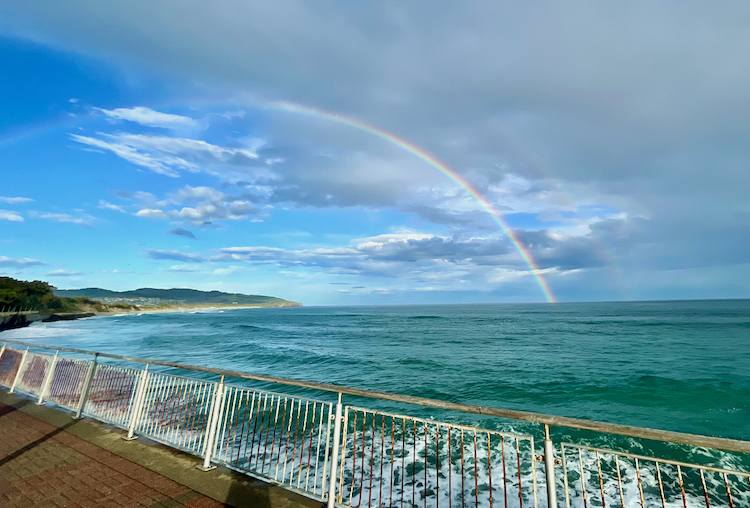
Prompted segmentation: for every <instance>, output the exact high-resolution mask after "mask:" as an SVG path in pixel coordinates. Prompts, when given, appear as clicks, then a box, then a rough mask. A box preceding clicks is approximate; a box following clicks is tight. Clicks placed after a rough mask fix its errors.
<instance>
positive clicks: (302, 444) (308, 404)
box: [297, 401, 310, 488]
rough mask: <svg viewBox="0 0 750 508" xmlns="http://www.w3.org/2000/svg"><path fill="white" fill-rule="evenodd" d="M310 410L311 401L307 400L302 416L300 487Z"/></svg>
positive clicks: (298, 480) (298, 478)
mask: <svg viewBox="0 0 750 508" xmlns="http://www.w3.org/2000/svg"><path fill="white" fill-rule="evenodd" d="M309 411H310V401H305V416H304V418H302V439H301V440H300V452H299V469H298V470H297V488H299V486H300V482H301V480H302V463H303V461H304V460H305V442H306V441H307V438H306V437H305V433H306V431H307V415H308V414H309Z"/></svg>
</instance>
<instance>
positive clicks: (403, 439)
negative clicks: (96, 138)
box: [401, 418, 406, 508]
mask: <svg viewBox="0 0 750 508" xmlns="http://www.w3.org/2000/svg"><path fill="white" fill-rule="evenodd" d="M405 463H406V418H401V508H404V497H405V496H404V494H405V492H404V483H405V478H406V466H405Z"/></svg>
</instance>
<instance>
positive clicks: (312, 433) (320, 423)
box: [305, 402, 323, 492]
mask: <svg viewBox="0 0 750 508" xmlns="http://www.w3.org/2000/svg"><path fill="white" fill-rule="evenodd" d="M316 404H317V402H315V403H313V417H312V419H311V421H310V425H311V427H310V444H309V446H308V447H307V473H306V475H305V490H307V483H308V480H309V479H310V467H311V466H312V443H313V437H314V436H315V427H314V426H313V425H314V423H315V411H316V408H315V406H316ZM322 426H323V403H321V404H320V414H319V415H318V425H317V430H318V444H317V446H316V449H315V470H314V473H313V474H315V475H316V476H317V473H318V462H319V461H320V455H319V453H320V438H321V435H320V432H321V427H322ZM313 492H315V488H314V487H313Z"/></svg>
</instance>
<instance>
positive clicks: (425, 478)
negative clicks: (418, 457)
mask: <svg viewBox="0 0 750 508" xmlns="http://www.w3.org/2000/svg"><path fill="white" fill-rule="evenodd" d="M423 425H424V508H427V469H428V468H427V465H428V464H427V450H428V446H427V422H424V423H423Z"/></svg>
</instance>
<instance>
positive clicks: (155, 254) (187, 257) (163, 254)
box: [145, 249, 206, 263]
mask: <svg viewBox="0 0 750 508" xmlns="http://www.w3.org/2000/svg"><path fill="white" fill-rule="evenodd" d="M145 255H146V257H147V258H151V259H170V260H173V261H183V262H186V263H202V262H204V261H205V260H206V258H204V257H203V256H201V255H200V254H190V253H186V252H180V251H176V250H157V249H147V250H146V251H145Z"/></svg>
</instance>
